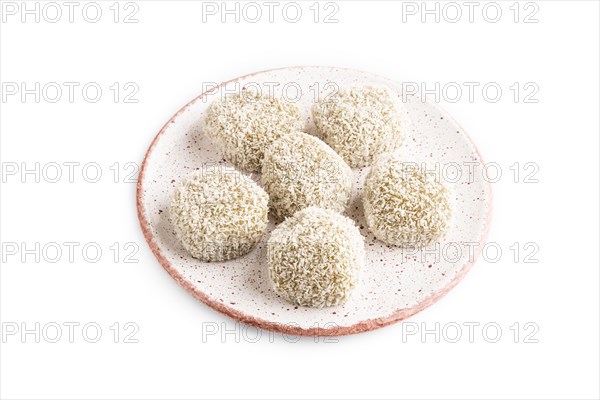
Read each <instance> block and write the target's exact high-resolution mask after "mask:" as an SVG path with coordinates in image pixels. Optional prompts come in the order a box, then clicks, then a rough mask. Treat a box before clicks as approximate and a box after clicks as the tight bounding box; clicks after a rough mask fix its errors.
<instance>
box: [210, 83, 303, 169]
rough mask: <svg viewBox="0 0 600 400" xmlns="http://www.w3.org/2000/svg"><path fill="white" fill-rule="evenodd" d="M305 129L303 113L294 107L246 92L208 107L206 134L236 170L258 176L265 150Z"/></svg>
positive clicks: (228, 97) (227, 97) (277, 100)
mask: <svg viewBox="0 0 600 400" xmlns="http://www.w3.org/2000/svg"><path fill="white" fill-rule="evenodd" d="M303 125H304V121H303V118H302V115H301V113H300V110H299V109H298V107H296V106H295V105H294V104H292V103H290V102H287V101H285V100H283V99H279V98H274V97H269V96H266V95H260V94H258V93H256V92H254V91H251V90H245V91H243V92H241V93H238V94H234V95H230V96H226V97H225V98H224V99H223V100H218V101H215V102H213V103H212V104H211V105H210V106H209V108H208V110H207V112H206V116H205V119H204V132H205V133H206V135H208V137H210V138H211V139H213V140H214V141H215V142H216V143H218V145H219V146H220V148H221V151H223V154H224V155H225V158H226V159H227V160H228V161H230V162H231V163H233V164H234V165H235V166H236V167H238V168H241V169H244V170H246V171H248V172H258V171H260V167H261V163H262V159H263V157H264V151H265V149H266V148H267V147H268V146H269V145H270V144H271V143H272V142H273V141H274V140H276V139H278V138H280V137H283V136H285V135H288V134H290V133H291V132H295V131H298V130H301V129H302V127H303Z"/></svg>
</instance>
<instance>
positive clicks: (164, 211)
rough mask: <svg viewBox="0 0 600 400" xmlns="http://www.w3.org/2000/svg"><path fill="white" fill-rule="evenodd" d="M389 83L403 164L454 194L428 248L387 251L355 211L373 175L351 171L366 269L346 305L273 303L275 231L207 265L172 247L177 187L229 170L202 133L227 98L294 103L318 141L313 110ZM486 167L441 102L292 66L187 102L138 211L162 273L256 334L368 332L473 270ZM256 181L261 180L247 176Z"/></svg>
mask: <svg viewBox="0 0 600 400" xmlns="http://www.w3.org/2000/svg"><path fill="white" fill-rule="evenodd" d="M357 85H373V86H381V85H383V86H387V87H388V88H389V89H391V90H392V91H393V92H395V93H397V95H398V97H399V99H400V100H401V101H402V102H403V104H404V107H403V110H402V113H403V114H404V115H405V116H406V117H407V119H408V120H409V121H410V124H409V127H408V129H407V130H408V132H407V139H406V140H405V144H404V145H403V147H402V151H403V152H404V154H405V155H406V157H407V159H409V160H412V159H415V160H417V159H419V160H421V159H424V158H425V159H427V160H428V161H431V162H433V163H439V164H437V165H439V170H437V173H438V174H440V176H441V177H442V179H444V182H445V183H446V184H447V185H448V186H449V188H450V190H451V191H452V203H453V204H452V207H453V217H452V224H451V226H450V228H449V230H448V232H447V234H446V235H445V237H444V238H443V239H442V240H441V241H440V242H439V243H437V244H436V245H433V246H431V248H430V249H427V250H423V251H416V250H410V249H401V248H398V247H391V246H386V245H385V244H383V243H382V242H380V241H378V240H376V239H375V238H374V237H373V235H372V234H371V233H370V232H369V230H368V228H367V227H366V223H365V220H364V216H363V209H362V204H361V194H362V186H363V180H364V178H365V176H366V173H367V172H368V170H369V168H368V167H367V168H362V169H356V170H354V174H355V185H354V189H353V195H352V199H351V203H350V206H349V207H348V210H347V212H346V214H347V215H348V216H349V217H351V218H353V219H354V220H355V221H356V222H357V225H358V226H359V227H360V231H361V233H362V235H363V236H364V237H365V246H366V249H367V263H366V265H365V268H364V269H363V270H362V271H361V277H360V282H359V285H358V286H357V288H356V289H355V291H354V292H353V294H352V296H351V297H350V299H349V300H348V301H347V302H346V303H345V304H344V305H342V306H337V307H330V308H323V309H313V308H306V307H298V306H295V305H293V304H290V303H288V302H286V301H285V300H283V299H282V298H280V297H279V296H277V295H276V294H275V292H274V291H273V290H272V289H271V286H270V282H269V280H268V277H267V267H266V241H267V239H268V238H269V235H270V232H271V231H272V230H273V228H274V227H275V222H274V221H273V218H271V217H270V221H269V226H268V230H267V233H266V235H265V237H264V238H263V240H262V241H261V242H260V243H259V244H258V245H257V246H256V248H255V249H254V250H253V251H251V252H250V253H249V254H247V255H246V256H244V257H241V258H238V259H235V260H230V261H227V262H215V263H203V262H200V261H198V260H196V259H194V258H192V257H191V256H190V255H189V254H188V253H187V252H186V251H185V250H184V249H183V247H182V246H181V245H180V244H179V243H178V241H177V240H176V238H175V233H174V231H173V229H172V227H171V221H170V218H169V213H168V205H169V201H170V198H171V195H172V193H173V190H174V188H175V186H176V185H177V184H178V183H179V181H180V180H181V179H182V178H183V177H184V176H186V175H188V174H189V173H190V172H192V171H193V170H197V169H200V168H206V169H209V168H210V169H214V168H219V167H222V168H231V165H229V164H228V163H227V162H226V161H225V160H224V159H223V158H222V155H221V152H220V151H219V149H218V147H216V145H215V144H214V143H212V142H211V141H210V140H209V139H208V138H207V137H205V135H204V134H203V132H202V120H203V117H204V112H205V110H206V108H207V106H208V105H209V104H210V103H211V102H212V101H213V100H215V99H218V98H220V97H221V96H223V95H224V94H225V93H232V92H236V91H240V90H242V89H244V88H245V89H249V88H252V89H254V90H261V91H263V93H269V94H274V95H276V96H283V97H284V98H286V99H288V100H290V101H294V102H296V104H297V105H298V106H299V107H300V108H301V109H302V110H303V112H304V113H305V116H306V131H307V132H308V133H312V134H316V130H315V127H314V123H313V122H312V120H311V117H310V106H311V104H312V103H313V102H314V101H315V99H316V98H317V97H318V96H319V95H320V96H321V97H323V96H327V95H328V94H330V93H332V92H333V91H335V90H336V89H337V88H339V87H349V86H357ZM482 166H483V161H482V159H481V156H480V155H479V153H478V151H477V149H476V147H475V146H474V144H473V142H472V141H471V139H470V138H469V136H468V135H467V134H466V133H465V132H464V131H463V130H462V129H461V127H460V126H459V125H458V124H457V123H456V122H455V121H454V120H453V119H452V118H451V117H450V116H449V115H448V114H446V113H445V112H444V111H442V110H441V109H440V108H439V107H438V105H436V104H434V103H430V102H428V101H427V100H426V99H423V98H421V97H418V96H410V95H406V96H403V94H402V85H401V84H400V83H397V82H394V81H391V80H388V79H386V78H382V77H379V76H376V75H373V74H370V73H366V72H361V71H355V70H348V69H342V68H329V67H291V68H283V69H276V70H270V71H264V72H258V73H255V74H251V75H247V76H244V77H241V78H237V79H234V80H232V81H229V82H226V83H223V84H221V85H220V86H219V87H217V88H214V89H212V90H209V91H208V92H206V93H203V94H201V95H200V96H199V97H197V98H195V99H194V100H192V101H191V102H190V103H188V104H187V105H186V106H185V107H183V108H182V109H181V110H179V111H178V112H177V113H176V114H175V115H174V116H173V117H172V118H171V119H170V120H169V121H168V122H167V124H166V125H165V126H164V127H163V128H162V129H161V130H160V132H159V133H158V134H157V135H156V137H155V138H154V141H153V142H152V144H151V145H150V148H149V149H148V152H147V153H146V156H145V158H144V162H143V164H142V168H141V170H140V174H139V180H138V187H137V209H138V216H139V219H140V224H141V227H142V230H143V233H144V236H145V238H146V240H147V242H148V244H149V245H150V248H151V249H152V252H153V253H154V254H155V256H156V257H157V258H158V261H159V262H160V264H161V265H162V266H163V267H164V268H165V269H166V270H167V272H168V273H169V274H170V275H171V276H172V277H173V278H174V279H175V280H176V281H177V282H178V283H179V284H180V285H181V286H183V287H184V288H185V289H186V290H187V291H188V292H190V293H191V294H192V295H193V296H194V297H196V298H197V299H199V300H200V301H202V302H204V303H205V304H207V305H208V306H210V307H212V308H214V309H215V310H217V311H220V312H222V313H224V314H226V315H228V316H230V317H232V318H234V319H236V320H239V321H241V322H244V323H248V324H252V325H255V326H258V327H260V328H265V329H270V330H274V331H279V332H284V333H288V334H299V335H319V336H333V335H345V334H352V333H359V332H365V331H368V330H372V329H376V328H379V327H382V326H385V325H389V324H391V323H393V322H396V321H399V320H402V319H404V318H407V317H409V316H411V315H413V314H415V313H417V312H419V311H420V310H422V309H424V308H425V307H427V306H429V305H431V304H433V303H434V302H435V301H437V300H438V299H439V298H441V297H442V296H443V295H444V294H445V293H447V292H448V291H449V290H450V289H451V288H452V287H454V286H455V285H456V284H457V283H458V281H460V279H461V278H462V277H463V276H464V275H465V273H466V272H467V271H468V270H469V268H470V267H471V265H472V264H473V262H474V261H475V259H476V258H477V255H478V254H479V252H480V249H481V247H482V246H483V244H484V241H485V239H486V236H487V230H488V226H489V220H490V214H491V188H490V185H489V183H488V181H487V180H486V179H485V176H484V175H483V169H482ZM253 178H254V179H255V180H256V181H257V182H258V181H260V177H259V176H256V175H255V176H253Z"/></svg>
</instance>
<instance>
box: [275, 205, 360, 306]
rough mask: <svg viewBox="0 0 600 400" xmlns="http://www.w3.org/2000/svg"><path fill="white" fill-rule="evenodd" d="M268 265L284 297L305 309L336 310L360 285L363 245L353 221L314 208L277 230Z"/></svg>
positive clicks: (290, 219)
mask: <svg viewBox="0 0 600 400" xmlns="http://www.w3.org/2000/svg"><path fill="white" fill-rule="evenodd" d="M267 259H268V271H269V279H270V280H271V283H272V285H273V289H274V290H275V292H276V293H278V294H279V295H280V296H282V297H283V298H285V299H286V300H288V301H290V302H292V303H294V304H297V305H300V306H306V307H316V308H322V307H329V306H335V305H338V304H342V303H343V302H345V301H346V300H347V299H348V297H349V296H350V294H351V292H352V290H353V289H354V288H355V287H356V285H357V283H358V277H359V272H360V270H361V268H362V267H363V265H364V264H365V249H364V239H363V237H362V236H361V234H360V232H359V230H358V228H357V227H356V225H355V224H354V221H352V220H351V219H349V218H346V217H344V216H342V215H340V214H338V213H336V212H335V211H332V210H325V209H322V208H319V207H309V208H305V209H304V210H302V211H299V212H297V213H296V214H294V215H293V216H292V217H289V218H288V219H286V220H285V221H284V222H283V223H281V224H280V225H279V226H278V227H277V228H275V230H274V231H273V233H272V234H271V237H270V238H269V242H268V247H267Z"/></svg>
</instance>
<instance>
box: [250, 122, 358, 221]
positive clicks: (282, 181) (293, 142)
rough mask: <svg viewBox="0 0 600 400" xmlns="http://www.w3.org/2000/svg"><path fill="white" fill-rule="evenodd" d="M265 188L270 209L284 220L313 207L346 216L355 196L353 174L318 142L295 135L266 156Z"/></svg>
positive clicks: (298, 134)
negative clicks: (353, 194) (347, 208)
mask: <svg viewBox="0 0 600 400" xmlns="http://www.w3.org/2000/svg"><path fill="white" fill-rule="evenodd" d="M261 179H262V184H263V187H264V188H265V190H266V191H267V193H268V194H269V200H270V203H269V205H270V207H271V210H272V211H273V213H274V214H275V216H276V217H278V218H285V217H289V216H291V215H293V214H294V213H296V212H297V211H300V210H302V209H303V208H306V207H310V206H317V207H321V208H327V209H331V210H334V211H337V212H343V211H344V210H345V209H346V206H347V205H348V201H349V200H350V195H351V193H352V180H353V174H352V170H351V169H350V167H349V166H348V164H346V163H345V162H344V160H343V159H342V158H341V157H340V156H339V155H338V154H337V153H336V152H335V151H333V150H332V149H331V147H329V146H327V145H326V144H325V143H324V142H323V141H321V140H320V139H319V138H317V137H315V136H312V135H308V134H306V133H303V132H294V133H291V134H289V135H287V136H284V137H282V138H279V139H277V140H276V141H274V142H273V143H272V144H271V146H270V147H269V148H268V150H267V151H266V152H265V158H264V160H263V165H262V177H261Z"/></svg>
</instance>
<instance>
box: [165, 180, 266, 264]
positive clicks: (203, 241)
mask: <svg viewBox="0 0 600 400" xmlns="http://www.w3.org/2000/svg"><path fill="white" fill-rule="evenodd" d="M268 201H269V196H268V195H267V193H266V192H265V191H264V190H263V189H262V188H261V187H260V186H258V185H257V184H256V183H255V182H254V181H252V180H251V179H250V177H248V176H246V175H243V174H241V173H240V172H239V171H235V170H233V169H229V170H226V171H223V170H220V169H217V170H215V171H211V173H207V172H205V171H196V172H194V173H193V174H191V175H190V176H188V177H187V178H185V179H184V180H183V181H182V182H181V184H180V185H179V186H178V187H177V188H176V189H175V194H174V196H173V198H172V201H171V206H170V217H171V220H172V223H173V227H174V229H175V234H176V236H177V239H178V240H179V241H180V242H181V244H182V245H183V247H184V248H185V249H186V250H187V251H188V252H189V253H190V254H191V255H192V256H193V257H195V258H198V259H200V260H202V261H225V260H230V259H232V258H236V257H240V256H242V255H244V254H246V253H248V252H249V251H250V250H252V248H253V247H254V246H255V245H256V244H257V243H258V242H259V241H260V239H261V238H262V237H263V235H264V233H265V230H266V228H267V214H268V210H269V207H268Z"/></svg>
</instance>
